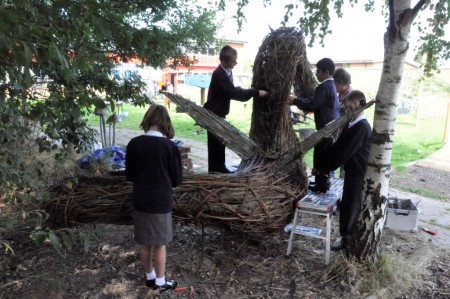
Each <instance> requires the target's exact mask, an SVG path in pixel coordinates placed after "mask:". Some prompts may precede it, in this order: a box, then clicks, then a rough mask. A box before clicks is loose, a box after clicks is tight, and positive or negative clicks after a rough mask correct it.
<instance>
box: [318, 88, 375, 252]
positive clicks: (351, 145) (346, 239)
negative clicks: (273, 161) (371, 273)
mask: <svg viewBox="0 0 450 299" xmlns="http://www.w3.org/2000/svg"><path fill="white" fill-rule="evenodd" d="M365 104H366V97H365V96H364V93H362V92H361V91H359V90H353V91H351V92H350V93H349V94H348V96H347V97H346V98H345V99H344V106H345V108H346V111H352V110H354V109H356V108H358V107H360V106H364V105H365ZM371 136H372V129H371V127H370V124H369V122H368V121H367V119H366V117H365V116H364V111H362V112H361V113H360V114H359V115H355V118H354V119H352V120H351V121H350V122H349V123H348V125H346V126H344V128H343V130H342V133H341V135H340V136H339V138H338V139H337V140H336V142H335V143H334V144H333V145H332V146H331V147H329V148H328V151H327V153H326V155H325V157H326V159H325V160H324V161H323V163H322V166H323V167H324V169H323V171H325V172H326V171H331V170H334V169H336V168H338V167H339V166H341V165H343V166H344V170H345V177H344V188H343V193H342V200H341V204H340V212H339V232H340V234H341V237H342V239H341V242H340V243H338V244H334V245H332V246H331V250H335V251H336V250H347V249H348V245H349V243H350V242H351V240H352V237H353V232H354V230H355V227H356V223H357V221H358V217H359V213H360V212H361V207H362V197H363V194H362V191H363V185H364V176H365V174H366V170H367V163H368V160H369V150H370V139H371Z"/></svg>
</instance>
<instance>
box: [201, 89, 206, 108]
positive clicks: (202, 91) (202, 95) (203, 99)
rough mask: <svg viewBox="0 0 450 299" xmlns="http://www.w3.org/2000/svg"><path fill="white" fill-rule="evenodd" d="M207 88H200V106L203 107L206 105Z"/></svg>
mask: <svg viewBox="0 0 450 299" xmlns="http://www.w3.org/2000/svg"><path fill="white" fill-rule="evenodd" d="M205 90H206V89H205V88H203V87H202V88H200V104H201V106H203V105H204V104H205Z"/></svg>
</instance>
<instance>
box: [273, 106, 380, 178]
mask: <svg viewBox="0 0 450 299" xmlns="http://www.w3.org/2000/svg"><path fill="white" fill-rule="evenodd" d="M374 103H375V100H372V101H370V102H368V103H367V104H366V105H365V106H362V107H358V108H357V109H355V110H352V111H349V112H347V113H346V114H344V115H343V116H341V117H340V118H338V119H336V120H334V121H332V122H330V123H329V124H327V125H326V126H325V127H324V128H322V129H320V130H319V131H317V132H315V133H313V134H311V135H310V136H309V137H307V138H305V139H304V140H303V141H302V142H300V148H299V149H297V150H294V151H291V152H288V153H287V154H286V155H285V156H284V157H282V158H281V159H280V160H279V161H278V163H277V164H276V166H275V167H276V168H277V170H276V171H279V170H282V169H284V171H285V169H286V168H289V165H292V164H293V162H294V161H295V160H297V159H299V158H300V157H301V156H303V155H305V154H306V153H307V152H308V151H310V150H311V149H312V148H313V147H314V146H315V145H316V144H317V143H319V142H320V141H321V140H322V139H323V138H324V137H326V136H330V135H331V134H332V133H334V132H336V130H338V129H339V128H340V127H342V126H343V125H344V124H346V123H348V122H349V121H350V120H351V119H352V118H353V117H354V116H356V115H359V114H360V113H361V112H362V111H363V110H365V109H367V108H369V107H370V106H372V105H373V104H374Z"/></svg>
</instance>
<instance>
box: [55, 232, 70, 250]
mask: <svg viewBox="0 0 450 299" xmlns="http://www.w3.org/2000/svg"><path fill="white" fill-rule="evenodd" d="M58 232H59V234H60V235H61V238H62V240H63V243H64V246H66V248H67V249H68V250H69V251H72V245H73V243H72V238H71V236H70V235H69V234H68V233H67V232H65V231H63V230H60V231H58Z"/></svg>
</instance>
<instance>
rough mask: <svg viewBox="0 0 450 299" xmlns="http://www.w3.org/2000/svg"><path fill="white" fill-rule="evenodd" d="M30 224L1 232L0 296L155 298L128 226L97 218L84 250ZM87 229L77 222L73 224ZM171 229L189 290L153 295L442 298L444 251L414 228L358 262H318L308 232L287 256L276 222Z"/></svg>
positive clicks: (408, 175) (448, 273)
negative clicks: (244, 229)
mask: <svg viewBox="0 0 450 299" xmlns="http://www.w3.org/2000/svg"><path fill="white" fill-rule="evenodd" d="M403 176H404V177H403ZM449 176H450V173H438V174H436V172H435V171H434V172H431V171H428V169H421V168H413V169H411V170H408V171H407V172H403V173H399V174H394V176H393V179H394V180H395V182H396V183H395V184H397V183H398V184H402V185H404V186H408V185H409V186H412V187H417V186H418V184H420V182H423V183H424V186H423V188H428V189H430V190H434V191H436V190H443V191H442V192H446V193H444V194H447V195H448V194H450V189H449V188H450V187H449V186H448V184H442V182H441V181H440V178H443V179H445V180H446V181H445V182H449V181H450V180H449ZM437 177H439V179H437ZM425 182H426V183H427V184H425ZM433 184H435V185H433ZM421 188H422V187H421ZM446 188H447V189H446ZM445 189H446V190H445ZM444 190H445V191H444ZM10 209H11V207H10V206H8V205H6V204H4V203H1V202H0V210H1V214H0V228H1V229H3V228H4V227H7V226H6V225H5V223H6V218H5V217H6V216H5V215H7V214H8V213H11V210H10ZM333 218H334V219H333V221H334V222H336V217H333ZM311 221H319V222H320V221H322V220H315V219H311ZM318 224H319V225H320V223H318ZM32 229H33V224H32V223H29V222H23V223H17V224H16V226H15V229H14V230H6V229H3V230H2V231H1V233H2V238H3V240H6V241H8V242H9V243H10V244H11V246H12V248H13V249H14V255H11V254H10V253H5V252H4V251H2V252H0V298H1V299H3V298H11V299H12V298H129V299H132V298H153V297H155V296H154V295H155V294H154V293H153V291H151V290H149V289H148V288H146V287H145V280H144V274H143V270H142V268H141V264H140V261H139V256H138V254H137V250H136V249H137V248H136V246H135V243H134V239H133V227H132V226H118V225H106V224H105V225H97V226H96V227H95V229H96V231H97V235H98V239H97V240H96V241H94V242H92V243H91V244H90V246H89V250H88V252H87V253H85V252H84V249H83V246H82V244H80V243H79V242H77V243H76V244H75V245H74V248H73V250H72V251H70V252H69V251H66V250H61V251H60V252H57V251H56V250H55V249H53V247H52V245H51V244H50V243H49V242H46V243H44V245H43V246H41V247H38V246H36V245H35V243H34V242H33V241H32V240H31V239H30V233H31V231H32ZM89 229H92V228H88V227H80V228H77V230H76V233H79V232H80V231H82V230H89ZM174 230H175V232H174V235H175V238H174V240H173V242H172V243H171V244H170V245H169V246H168V258H167V260H168V262H167V277H170V278H175V279H177V280H178V281H179V283H180V285H181V286H193V287H194V288H195V294H194V296H193V297H189V294H188V293H186V292H166V293H164V294H162V295H159V298H236V299H237V298H362V297H365V296H368V297H367V298H449V297H450V252H449V251H448V249H447V248H446V247H445V246H440V245H439V243H434V242H431V241H430V240H431V238H432V236H431V235H429V234H427V233H425V232H423V231H420V232H418V233H410V232H400V231H394V230H385V231H384V234H383V238H382V240H381V246H380V247H381V248H380V249H381V252H382V255H381V256H382V263H380V264H378V265H376V266H375V265H372V266H366V265H361V264H359V263H357V262H355V261H352V260H350V259H347V258H346V257H344V256H343V255H342V254H340V253H332V260H331V263H330V264H329V265H325V263H324V254H323V250H324V242H323V241H321V240H319V239H312V238H301V237H299V238H296V240H297V241H296V243H295V246H294V249H293V252H292V255H291V256H290V257H286V256H285V253H286V247H287V243H286V241H287V239H288V237H289V235H288V234H287V233H285V232H284V231H280V232H276V233H272V234H268V235H267V236H265V237H264V238H259V239H254V238H249V237H246V236H242V235H238V234H235V233H233V232H231V231H229V230H227V229H226V228H223V227H215V226H205V227H203V229H202V226H201V225H200V224H197V223H189V222H181V221H176V222H175V226H174ZM336 234H337V233H336V232H334V235H336Z"/></svg>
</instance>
